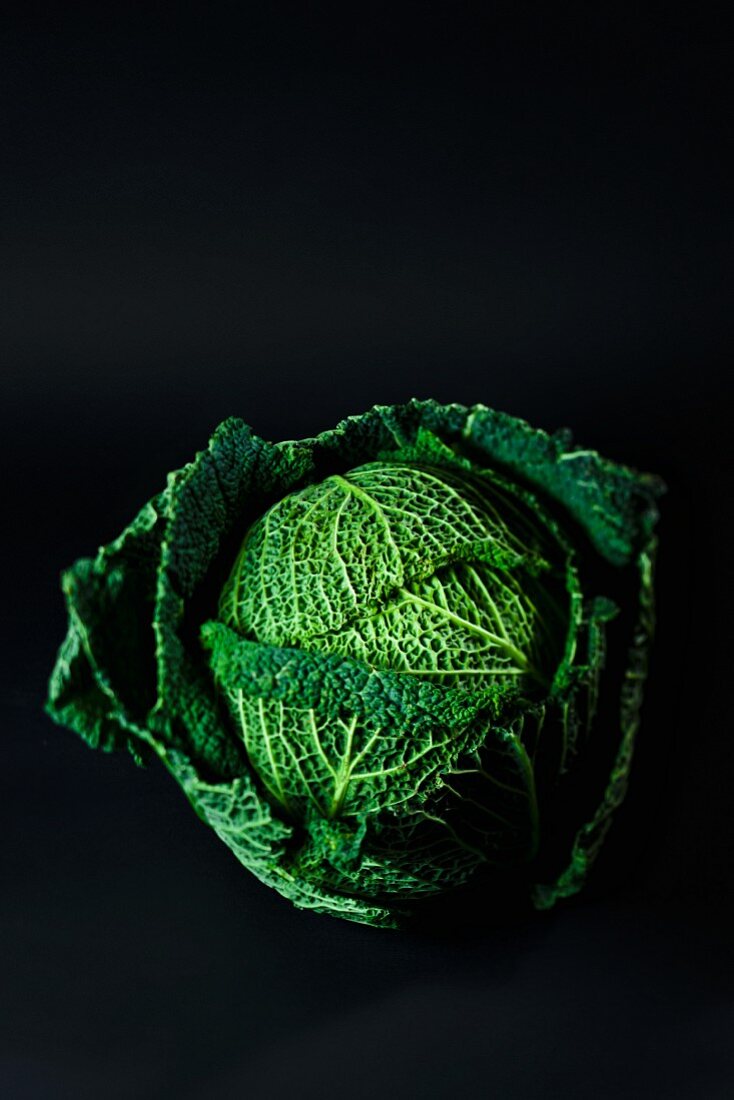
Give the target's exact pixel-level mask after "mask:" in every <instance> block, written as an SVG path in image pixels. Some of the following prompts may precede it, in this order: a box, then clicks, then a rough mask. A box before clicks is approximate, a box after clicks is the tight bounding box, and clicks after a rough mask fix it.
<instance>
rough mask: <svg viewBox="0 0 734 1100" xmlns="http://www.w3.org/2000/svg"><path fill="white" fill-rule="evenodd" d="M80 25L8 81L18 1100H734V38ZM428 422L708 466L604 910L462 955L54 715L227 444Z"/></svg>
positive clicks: (669, 504) (279, 16) (639, 23)
mask: <svg viewBox="0 0 734 1100" xmlns="http://www.w3.org/2000/svg"><path fill="white" fill-rule="evenodd" d="M74 7H75V14H74V15H73V16H69V15H68V14H67V15H65V16H64V17H63V18H62V17H61V16H59V15H58V14H54V13H53V12H51V10H50V9H49V10H47V11H45V12H44V13H43V14H37V15H25V16H24V17H23V18H22V19H20V18H19V19H17V20H15V21H14V22H11V23H9V24H6V27H5V30H4V32H3V36H2V51H3V58H2V63H1V64H0V81H1V82H2V97H1V101H2V104H3V116H4V118H3V122H2V133H3V138H2V152H3V156H4V159H5V168H4V171H3V173H2V180H1V182H0V199H1V209H0V219H1V220H2V235H3V240H4V245H3V262H2V281H3V286H2V306H3V309H2V314H3V317H2V324H3V335H2V346H3V359H4V365H3V368H2V376H1V379H0V386H1V387H2V407H3V444H4V446H3V455H4V458H5V463H6V475H5V477H4V478H3V479H2V482H3V493H4V494H5V495H6V502H5V504H4V506H3V512H4V517H5V521H6V523H5V530H4V534H3V537H2V544H3V553H4V555H6V554H7V562H6V565H5V567H4V570H3V576H4V581H5V583H4V587H3V603H4V607H5V608H6V614H5V626H6V629H5V630H4V631H3V641H2V646H3V653H2V669H3V678H4V679H5V681H6V682H5V683H4V685H3V687H2V698H3V718H4V731H3V755H2V769H1V771H0V775H1V779H0V782H1V783H2V808H1V811H0V812H1V813H2V816H3V825H2V832H1V833H0V837H1V839H0V845H1V846H2V859H3V869H2V887H3V888H2V899H1V900H0V968H1V973H0V1012H1V1013H2V1019H1V1025H0V1087H1V1088H2V1091H3V1095H4V1096H7V1097H8V1098H9V1100H16V1098H18V1100H21V1098H23V1100H26V1098H33V1100H36V1098H38V1100H47V1098H48V1100H52V1098H53V1100H67V1098H68V1100H77V1098H86V1097H90V1098H92V1097H94V1098H96V1097H100V1096H105V1097H108V1098H110V1100H117V1098H120V1100H128V1098H138V1097H139V1098H141V1100H148V1098H151V1100H152V1098H159V1097H160V1098H167V1097H172V1096H175V1097H182V1098H189V1097H192V1098H193V1097H199V1096H206V1097H213V1098H218V1097H232V1096H240V1095H242V1096H244V1095H248V1096H252V1097H254V1098H260V1097H263V1098H265V1097H274V1098H278V1100H279V1098H281V1097H286V1096H291V1095H299V1096H302V1097H305V1098H307V1100H308V1098H311V1097H317V1096H322V1095H328V1094H332V1093H333V1092H334V1091H335V1090H339V1092H340V1093H342V1094H344V1095H351V1096H354V1097H355V1098H356V1097H368V1096H377V1095H380V1094H382V1095H385V1096H405V1097H417V1098H418V1097H427V1098H432V1097H454V1096H468V1097H474V1096H476V1097H490V1096H491V1097H495V1096H496V1097H498V1098H501V1100H511V1098H515V1097H517V1098H520V1097H532V1098H540V1097H555V1096H561V1095H563V1096H565V1097H569V1098H574V1097H579V1098H584V1100H586V1098H597V1097H600V1098H607V1097H609V1098H612V1097H615V1098H616V1097H625V1098H626V1097H643V1096H644V1097H647V1096H652V1095H654V1096H662V1097H666V1098H678V1097H680V1098H688V1097H696V1098H701V1100H711V1098H722V1100H723V1098H724V1097H725V1096H730V1095H732V1093H734V1065H733V1064H732V1063H733V1059H732V1051H731V1036H732V1033H733V1026H732V1025H734V988H733V987H734V981H733V980H732V939H731V917H732V915H733V914H732V906H731V903H730V895H729V875H730V870H731V865H732V849H733V846H732V811H731V802H732V790H733V789H734V786H733V783H734V766H733V761H732V748H731V746H732V737H731V726H732V723H731V714H730V704H729V699H730V681H731V671H730V652H731V646H730V637H731V628H730V623H731V601H730V588H729V571H730V545H731V543H730V542H727V541H726V539H725V537H724V531H725V529H726V522H727V518H728V517H727V513H728V512H729V511H730V506H729V498H730V490H729V483H728V477H727V475H726V472H725V469H724V467H725V460H726V458H727V455H728V450H729V447H728V442H729V431H730V428H729V425H730V413H731V408H730V399H731V385H730V381H729V371H730V363H731V350H732V320H731V316H732V311H731V305H730V287H731V236H732V232H731V231H732V218H731V208H730V194H729V192H730V187H729V186H728V184H727V181H726V177H725V174H724V168H723V163H724V155H725V153H726V152H727V144H728V142H729V139H730V136H731V117H730V114H729V112H728V105H727V104H728V97H729V95H730V88H729V75H728V74H729V71H730V69H731V61H732V58H731V40H730V38H728V37H727V35H726V33H725V31H726V28H725V27H722V26H719V25H718V24H717V22H716V21H715V20H714V19H712V18H710V17H708V16H703V15H701V14H699V15H693V14H689V15H688V17H686V18H685V19H681V20H679V21H676V19H675V17H674V16H673V15H672V14H671V11H670V9H669V7H668V6H664V5H657V4H652V5H646V6H644V10H645V14H644V16H640V15H638V16H637V18H636V19H634V20H632V19H630V20H629V22H622V21H621V20H620V19H619V18H617V17H613V16H610V15H608V14H606V13H604V12H603V11H602V10H601V9H597V7H596V6H595V5H591V6H590V9H589V10H587V11H586V13H585V14H584V15H583V16H582V17H577V16H576V15H574V16H573V17H572V16H571V15H570V14H568V11H567V10H566V9H564V6H563V5H559V6H551V8H552V9H553V10H551V8H548V10H547V11H545V12H543V10H542V6H538V7H536V6H535V5H525V4H521V3H514V4H512V5H511V6H510V5H508V6H506V7H505V6H504V5H499V6H497V5H489V6H487V8H488V10H487V11H485V12H484V13H483V18H482V19H480V17H479V14H478V13H479V11H480V8H481V6H480V5H472V6H469V7H464V6H462V5H456V6H454V7H452V6H449V5H446V6H442V7H440V8H439V7H438V6H431V5H429V6H427V7H426V6H424V5H416V6H415V7H414V8H412V9H405V12H406V13H407V14H404V15H403V16H402V17H401V19H400V20H398V18H397V17H396V15H395V10H394V9H393V8H391V7H390V6H388V5H383V4H373V5H371V6H370V8H369V11H367V10H365V11H361V10H358V9H357V8H356V7H352V6H351V5H348V4H347V5H341V6H335V7H333V8H330V7H325V6H323V5H310V4H303V5H295V6H293V7H290V6H274V5H265V6H263V9H262V10H258V11H253V12H252V13H249V14H248V9H247V6H244V10H242V11H240V10H239V9H238V8H235V7H234V6H233V7H232V8H231V9H217V10H216V13H215V12H214V11H213V9H211V8H209V7H208V6H205V5H194V6H193V7H189V6H188V5H180V6H177V5H171V6H164V5H157V4H147V5H141V6H139V7H137V6H135V5H131V6H129V8H130V10H129V12H128V14H120V13H119V12H118V13H116V14H110V13H109V11H108V12H107V13H106V14H104V13H100V12H99V11H93V10H91V9H90V10H89V11H82V9H81V8H79V7H78V6H74ZM177 8H178V10H176V9H177ZM237 13H239V16H240V18H239V19H237V18H235V16H236V14H237ZM413 396H419V397H427V396H433V397H436V398H437V399H439V400H443V401H459V402H463V403H467V404H471V403H473V402H476V401H481V402H483V403H486V404H489V405H492V406H494V407H497V408H501V409H504V410H506V411H508V412H511V413H514V414H516V415H519V416H522V417H524V418H526V419H528V420H530V421H531V422H532V423H534V424H536V425H538V426H541V427H545V428H547V429H550V430H552V429H555V428H557V427H559V426H561V425H569V426H571V427H572V428H573V430H574V433H575V436H576V438H577V440H578V441H579V442H580V443H582V444H584V445H587V446H592V447H595V448H598V449H599V450H601V451H602V452H603V453H605V454H608V455H609V456H610V457H612V458H616V459H619V460H621V461H625V462H627V463H629V464H631V465H634V466H637V467H638V468H642V469H649V470H653V471H655V472H657V473H660V474H662V475H663V476H664V477H665V479H666V481H667V482H668V484H669V494H668V496H667V497H666V498H665V500H664V502H663V520H662V523H661V527H660V533H661V541H662V552H661V558H660V570H659V580H660V583H659V619H658V622H659V634H658V641H657V646H656V650H655V654H654V662H653V669H652V679H651V683H650V689H649V692H648V696H647V702H646V706H645V714H644V723H643V733H642V736H641V739H640V746H639V753H638V757H637V761H636V767H635V770H634V775H633V780H632V784H631V789H630V794H629V798H628V801H627V803H626V804H625V806H624V807H623V809H622V810H621V811H620V812H619V814H618V818H617V821H616V823H615V828H614V830H613V832H612V834H611V836H610V839H609V842H608V846H607V848H606V850H605V852H604V855H603V858H602V859H601V861H600V863H599V866H598V869H597V870H596V871H595V873H594V875H593V878H592V881H591V883H590V885H589V888H588V890H587V891H586V892H585V893H584V894H583V895H581V896H580V897H579V898H578V899H576V900H574V901H572V902H568V903H566V904H564V905H563V906H561V907H559V908H558V909H557V910H556V911H554V912H552V913H550V914H541V915H528V914H525V913H523V914H517V915H515V916H512V917H510V916H508V915H506V914H505V915H504V916H502V917H500V916H498V915H497V914H496V913H494V912H493V910H492V906H491V904H490V903H487V904H486V906H483V907H481V909H480V911H478V912H474V913H472V914H471V920H470V921H469V923H468V926H467V927H466V928H465V929H463V930H461V931H459V932H457V931H455V930H454V931H451V932H447V933H446V934H445V935H441V934H440V933H439V932H434V933H431V934H428V933H425V934H417V933H388V932H378V931H374V930H370V929H366V928H363V927H360V926H357V925H350V924H346V923H342V922H337V921H333V920H329V919H327V918H324V917H315V916H313V915H310V914H304V913H298V912H296V911H295V910H293V909H291V908H290V907H289V905H288V904H287V903H286V902H284V901H283V900H281V899H280V898H279V897H278V896H276V895H275V894H273V893H271V892H270V891H268V890H267V889H265V888H264V887H262V886H261V885H260V884H259V883H258V882H257V881H255V880H254V879H252V878H251V877H250V876H249V875H248V874H247V873H246V872H244V871H243V870H242V869H241V868H240V867H239V865H238V864H237V863H236V861H235V860H234V859H233V858H232V856H231V855H230V853H229V852H228V851H227V850H226V849H225V848H224V846H223V845H222V844H221V843H220V842H219V841H217V840H216V838H215V837H214V836H213V835H212V834H210V833H209V832H208V831H207V830H206V829H205V828H204V827H203V826H202V825H201V824H200V823H199V822H198V821H197V819H196V818H195V817H194V815H193V814H192V813H191V811H190V809H189V808H188V806H187V804H186V803H185V800H184V798H183V796H182V795H181V793H180V792H179V791H178V790H177V789H176V788H175V786H174V784H173V783H172V782H171V781H170V779H169V778H168V777H167V776H166V775H165V774H164V773H163V772H162V770H160V769H157V768H153V769H150V770H148V771H144V772H143V771H139V770H138V769H136V768H135V766H134V765H133V763H132V762H131V760H129V759H128V758H124V757H120V758H119V759H118V758H116V757H107V756H103V755H101V754H95V753H92V752H90V751H89V750H88V749H86V748H85V747H84V746H83V745H82V744H81V742H80V741H78V739H76V738H75V737H74V736H73V735H72V734H70V733H67V732H65V731H62V730H60V729H58V728H56V727H54V726H53V725H52V724H51V722H50V721H49V720H48V719H47V718H46V717H45V716H44V715H43V713H42V710H41V707H42V703H43V699H44V696H45V682H46V679H47V676H48V674H49V672H50V668H51V665H52V663H53V659H54V654H55V650H56V647H57V645H58V644H59V642H60V640H61V638H62V636H63V632H64V626H65V623H64V613H63V608H62V603H61V598H60V595H59V593H58V573H59V571H60V569H61V568H62V567H64V566H66V565H68V564H70V562H71V561H72V560H73V559H74V558H75V557H77V556H80V555H83V554H89V553H91V552H94V550H95V549H96V547H97V546H98V545H99V544H100V543H102V542H105V541H108V540H109V539H110V538H112V537H114V536H115V535H116V534H117V533H118V531H119V530H120V529H121V528H122V526H123V525H124V524H125V523H126V522H127V521H128V519H129V518H130V517H131V516H132V515H133V514H134V512H135V511H136V510H137V508H138V506H139V505H140V504H141V503H142V502H143V501H144V500H146V499H147V498H148V497H149V496H151V495H152V494H153V493H155V492H156V491H158V489H159V488H160V487H161V486H162V483H163V478H164V475H165V472H166V471H168V470H169V469H173V468H175V467H178V466H180V465H181V464H183V463H184V462H186V461H188V460H189V459H190V458H191V457H192V455H193V453H194V452H195V451H196V450H197V449H200V448H201V447H202V446H204V445H205V443H206V440H207V439H208V436H209V434H210V432H211V430H212V429H213V427H214V426H215V425H216V423H217V422H218V421H219V420H221V419H223V418H224V417H225V416H227V415H230V414H236V415H240V416H242V417H243V418H244V419H245V420H247V421H248V422H249V423H250V424H251V425H252V426H253V427H254V429H255V430H256V431H257V432H258V433H259V434H261V435H264V436H266V437H268V438H293V437H298V436H303V435H311V434H313V433H314V432H316V431H318V430H320V429H323V428H327V427H331V426H333V425H334V424H335V423H336V421H337V420H338V419H340V418H341V417H343V416H345V415H347V414H350V413H355V412H361V411H363V410H364V409H366V408H368V407H369V406H371V405H373V404H375V403H393V402H398V401H403V400H406V399H408V398H410V397H413ZM8 466H9V468H7V467H8Z"/></svg>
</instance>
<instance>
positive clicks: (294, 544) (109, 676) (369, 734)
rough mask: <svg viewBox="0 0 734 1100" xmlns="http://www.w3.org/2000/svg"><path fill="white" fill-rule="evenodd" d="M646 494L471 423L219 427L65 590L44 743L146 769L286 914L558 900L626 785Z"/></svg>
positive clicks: (646, 597)
mask: <svg viewBox="0 0 734 1100" xmlns="http://www.w3.org/2000/svg"><path fill="white" fill-rule="evenodd" d="M661 490H662V485H661V483H660V482H659V480H658V479H656V478H654V477H652V476H651V475H640V474H637V473H635V472H634V471H632V470H630V469H628V468H626V467H623V466H619V465H616V464H614V463H611V462H608V461H606V460H604V459H602V458H600V457H599V456H598V455H597V454H595V453H594V452H591V451H588V450H580V449H576V448H574V447H573V446H572V445H571V441H570V438H569V437H568V435H567V434H566V433H558V434H556V435H555V436H548V435H547V434H546V433H544V432H541V431H538V430H535V429H532V428H531V427H529V426H528V425H527V424H526V423H525V422H523V421H520V420H516V419H514V418H512V417H509V416H507V415H505V414H502V413H498V412H495V411H493V410H491V409H487V408H484V407H483V406H476V407H474V408H472V409H466V408H463V407H461V406H458V405H449V406H441V405H439V404H437V403H435V402H432V401H413V402H410V403H409V404H407V405H405V406H398V407H377V408H375V409H372V410H371V411H370V412H368V413H366V414H364V415H362V416H357V417H351V418H349V419H348V420H346V421H344V422H343V423H342V424H340V425H339V426H338V427H337V428H336V429H334V430H333V431H329V432H324V433H322V434H321V435H319V436H317V437H315V438H314V439H307V440H298V441H292V440H291V441H287V442H285V443H279V444H272V443H268V442H266V441H264V440H262V439H260V438H258V437H257V436H256V435H254V434H253V433H252V431H251V430H250V429H249V428H248V427H247V426H246V425H245V424H244V423H243V422H242V421H239V420H235V419H231V420H228V421H226V422H225V423H224V424H222V425H221V426H220V427H219V428H218V429H217V431H216V432H215V434H214V436H213V437H212V440H211V442H210V445H209V448H208V449H207V450H206V451H204V452H202V453H200V454H199V455H198V456H197V457H196V459H195V461H194V462H193V463H192V464H191V465H189V466H187V467H185V468H184V469H183V470H181V471H177V472H175V473H174V474H171V475H169V479H168V485H167V487H166V489H165V490H164V491H163V492H162V493H161V494H160V495H159V496H158V497H156V498H155V499H154V500H153V501H151V502H150V503H149V504H147V505H146V506H145V508H143V510H142V511H141V512H140V513H139V515H138V516H137V517H136V519H135V520H134V521H133V523H132V524H131V525H130V526H129V527H128V528H127V529H126V530H125V531H124V532H123V533H122V535H120V536H119V538H118V539H116V540H115V541H114V542H112V543H110V544H109V545H108V546H105V547H103V548H102V549H101V550H100V551H99V553H98V555H97V557H96V558H95V559H83V560H81V561H79V562H77V563H76V564H75V565H74V566H73V567H72V568H71V569H70V570H68V571H67V572H66V573H65V574H64V577H63V588H64V592H65V594H66V600H67V605H68V611H69V631H68V634H67V637H66V640H65V642H64V644H63V646H62V648H61V650H60V653H59V658H58V661H57V664H56V668H55V669H54V672H53V675H52V678H51V684H50V692H49V702H48V710H49V712H50V714H51V715H52V717H53V718H54V719H56V720H57V721H59V722H61V723H64V724H66V725H68V726H70V727H71V728H73V729H75V730H76V731H77V732H78V733H79V734H81V736H82V737H84V738H85V740H86V741H87V742H88V743H89V744H90V745H92V746H94V747H98V748H101V749H103V750H112V749H117V748H124V747H127V748H129V749H130V750H131V751H132V753H133V755H134V756H135V758H136V759H137V760H138V761H139V762H141V763H142V762H146V761H147V760H150V759H152V758H154V757H158V758H159V759H160V760H162V761H163V763H164V764H165V765H166V767H167V768H168V769H169V771H170V772H171V773H172V774H173V776H174V777H175V778H176V779H177V780H178V782H179V783H180V784H181V786H182V787H183V789H184V791H185V792H186V794H187V796H188V797H189V799H190V801H191V802H192V804H193V806H194V808H195V809H196V811H197V813H198V814H199V815H200V816H201V817H202V818H203V820H204V821H205V822H207V823H208V824H209V825H210V826H211V827H212V828H213V829H214V830H215V832H216V833H217V834H218V835H219V836H220V837H221V838H222V839H223V840H224V841H225V843H226V844H228V845H229V847H230V848H231V849H232V850H233V851H234V853H235V854H236V855H237V857H238V858H239V859H240V860H241V862H242V863H243V864H244V865H245V866H246V867H248V868H249V869H250V870H251V871H253V872H254V873H255V874H256V875H257V876H258V877H259V878H260V879H261V880H262V881H263V882H265V883H267V884H268V885H270V886H273V887H274V888H275V889H277V890H278V891H280V893H282V894H284V895H285V896H286V897H288V898H289V899H290V900H291V901H293V902H294V903H295V904H296V905H298V906H300V907H304V908H311V909H315V910H317V911H319V912H326V913H331V914H333V915H337V916H342V917H346V918H348V919H352V920H357V921H362V922H365V923H369V924H373V925H380V926H393V925H396V924H399V923H400V922H401V921H402V920H403V919H404V918H405V916H406V915H407V914H409V913H410V912H411V911H414V910H415V909H416V908H419V907H420V905H421V903H422V902H424V900H425V899H427V898H429V897H431V895H435V894H438V893H442V892H445V891H449V890H452V889H454V888H456V887H459V886H461V885H462V884H464V883H466V882H468V881H469V880H471V879H472V878H473V877H474V876H476V875H478V874H481V875H485V876H488V875H489V876H491V875H494V876H495V879H494V881H495V883H496V889H497V890H504V889H505V888H506V882H507V881H508V880H507V879H506V878H503V877H502V876H503V875H507V873H508V872H509V873H511V874H512V875H513V876H514V878H513V880H512V881H513V882H514V883H515V884H517V883H518V882H520V883H522V884H524V885H525V886H526V887H527V889H528V890H529V891H530V893H531V895H532V897H533V900H534V901H535V904H536V905H538V906H539V907H544V906H548V905H551V904H553V902H554V901H555V900H556V899H557V898H558V897H559V896H564V895H568V894H571V893H573V892H575V891H576V890H577V889H578V888H579V887H580V886H581V885H582V883H583V881H584V878H585V876H586V872H587V870H588V867H589V866H590V864H591V862H592V861H593V859H594V857H595V855H596V853H597V851H598V849H599V846H600V844H601V841H602V839H603V836H604V834H605V832H606V829H607V827H608V825H609V820H610V815H611V813H612V811H613V809H614V807H615V806H616V805H618V803H619V802H620V801H621V799H622V797H623V795H624V792H625V788H626V782H627V775H628V771H629V766H630V760H631V754H632V747H633V741H634V736H635V733H636V729H637V725H638V720H639V706H640V702H641V691H642V683H643V680H644V676H645V672H646V659H647V648H648V643H649V640H650V637H651V633H652V627H653V607H652V567H653V558H654V550H655V536H654V533H653V530H654V526H655V521H656V518H657V510H656V504H655V501H656V498H657V497H658V495H659V494H660V492H661Z"/></svg>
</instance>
